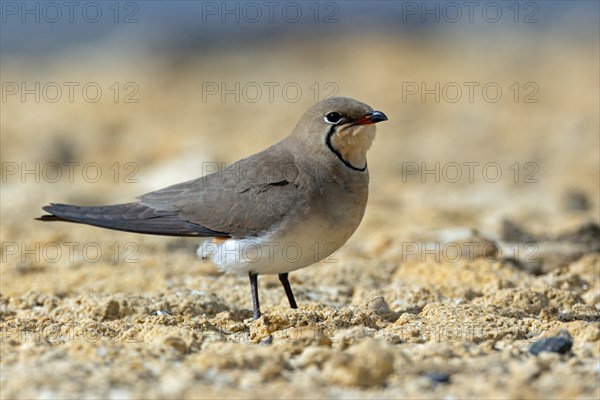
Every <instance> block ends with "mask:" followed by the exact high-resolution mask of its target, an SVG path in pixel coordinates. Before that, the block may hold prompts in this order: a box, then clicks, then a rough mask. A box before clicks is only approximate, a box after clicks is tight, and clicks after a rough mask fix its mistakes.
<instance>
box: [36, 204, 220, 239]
mask: <svg viewBox="0 0 600 400" xmlns="http://www.w3.org/2000/svg"><path fill="white" fill-rule="evenodd" d="M43 209H44V211H47V212H48V213H50V214H51V215H44V216H42V217H40V218H38V219H39V220H41V221H69V222H77V223H81V224H88V225H93V226H98V227H102V228H108V229H115V230H119V231H126V232H137V233H147V234H151V235H164V236H201V237H214V236H218V237H225V236H228V235H227V234H226V233H222V232H217V231H213V230H211V229H208V228H206V227H204V226H202V225H198V224H194V223H192V222H189V221H186V220H184V219H182V218H181V217H180V216H179V215H178V214H177V213H175V212H169V211H160V210H155V209H153V208H151V207H147V206H144V205H142V204H139V203H128V204H116V205H111V206H99V207H80V206H73V205H69V204H51V205H49V206H45V207H43Z"/></svg>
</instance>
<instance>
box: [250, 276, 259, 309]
mask: <svg viewBox="0 0 600 400" xmlns="http://www.w3.org/2000/svg"><path fill="white" fill-rule="evenodd" d="M248 277H249V278H250V291H251V292H252V305H253V306H254V319H259V318H260V304H259V303H258V275H257V274H255V273H253V272H248Z"/></svg>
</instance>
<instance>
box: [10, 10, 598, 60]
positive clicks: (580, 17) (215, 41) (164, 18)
mask: <svg viewBox="0 0 600 400" xmlns="http://www.w3.org/2000/svg"><path fill="white" fill-rule="evenodd" d="M0 11H1V16H0V18H1V21H2V24H1V31H0V33H1V39H0V45H1V49H0V50H1V53H2V55H3V56H9V55H10V54H20V55H48V54H52V53H53V52H55V51H64V50H68V49H69V48H71V47H78V46H81V45H85V46H88V45H89V46H92V45H95V44H98V43H102V42H103V41H106V40H110V41H111V43H115V42H123V43H125V44H126V45H132V44H133V45H149V46H151V48H152V49H154V50H156V51H182V52H184V51H190V50H207V49H221V48H228V47H236V46H254V45H259V44H261V43H265V42H266V41H268V40H277V39H280V38H282V37H283V38H284V37H286V36H288V35H293V36H297V35H309V37H310V36H311V35H312V36H315V37H316V38H317V40H318V37H321V36H322V35H327V36H331V35H345V34H346V33H348V32H370V31H381V32H384V33H386V34H389V35H397V36H407V37H410V38H411V39H416V38H427V37H428V34H430V33H432V32H435V33H438V34H439V32H440V31H443V32H447V33H448V34H457V35H469V36H473V37H483V38H485V37H489V36H490V35H494V34H496V33H498V32H500V31H502V32H505V31H506V30H514V31H517V32H518V33H519V34H520V35H521V34H523V35H548V34H549V33H558V34H560V35H561V36H562V35H564V36H574V38H580V39H582V40H590V38H592V40H593V38H596V40H597V38H598V30H599V27H598V24H599V18H600V15H599V2H598V1H536V2H528V1H521V2H516V1H495V2H494V1H474V2H468V1H456V2H452V1H450V2H448V1H443V2H436V1H428V2H423V1H321V2H316V1H295V2H287V1H226V2H223V1H165V0H159V1H153V0H150V1H135V2H134V1H120V2H116V1H114V0H108V1H5V0H2V2H1V9H0ZM436 37H438V38H439V35H436Z"/></svg>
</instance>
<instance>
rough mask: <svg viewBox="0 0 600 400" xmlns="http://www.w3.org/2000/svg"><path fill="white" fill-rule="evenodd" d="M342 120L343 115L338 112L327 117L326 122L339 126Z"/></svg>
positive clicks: (333, 112)
mask: <svg viewBox="0 0 600 400" xmlns="http://www.w3.org/2000/svg"><path fill="white" fill-rule="evenodd" d="M341 119H342V114H340V113H339V112H337V111H332V112H330V113H328V114H327V115H325V122H327V123H328V124H337V123H338V122H340V120H341Z"/></svg>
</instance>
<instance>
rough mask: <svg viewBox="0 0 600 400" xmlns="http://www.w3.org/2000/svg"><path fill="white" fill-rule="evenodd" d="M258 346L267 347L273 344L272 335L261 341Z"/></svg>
mask: <svg viewBox="0 0 600 400" xmlns="http://www.w3.org/2000/svg"><path fill="white" fill-rule="evenodd" d="M260 344H262V345H263V346H268V345H270V344H273V335H269V337H268V338H266V339H263V340H262V341H261V342H260Z"/></svg>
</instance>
